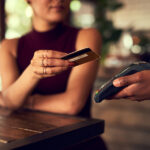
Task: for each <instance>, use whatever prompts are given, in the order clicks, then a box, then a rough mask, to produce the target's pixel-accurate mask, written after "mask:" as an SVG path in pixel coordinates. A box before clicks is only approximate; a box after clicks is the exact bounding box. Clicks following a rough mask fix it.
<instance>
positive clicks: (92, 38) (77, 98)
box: [29, 29, 101, 115]
mask: <svg viewBox="0 0 150 150" xmlns="http://www.w3.org/2000/svg"><path fill="white" fill-rule="evenodd" d="M85 47H89V48H91V49H92V50H93V51H94V52H96V53H97V54H99V53H100V49H101V37H100V34H99V32H98V31H97V30H95V29H85V30H81V31H80V32H79V35H78V38H77V41H76V49H77V50H79V49H82V48H85ZM98 64H99V61H92V62H88V63H86V64H83V65H80V66H77V67H74V68H73V70H72V72H71V75H70V78H69V81H68V86H67V90H66V92H64V93H60V94H55V95H47V96H42V95H34V96H32V98H31V99H30V100H31V101H30V102H31V103H32V104H31V105H32V109H35V110H41V111H49V112H54V113H65V114H72V115H75V114H77V113H78V112H80V111H81V109H82V108H83V107H84V105H85V103H86V100H87V97H88V95H89V92H90V90H91V88H92V85H93V82H94V80H95V76H96V74H97V68H98ZM29 107H30V106H29Z"/></svg>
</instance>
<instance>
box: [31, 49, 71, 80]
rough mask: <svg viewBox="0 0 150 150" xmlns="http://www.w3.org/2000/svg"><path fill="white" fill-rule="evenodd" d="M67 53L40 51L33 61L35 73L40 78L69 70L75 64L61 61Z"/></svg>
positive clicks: (36, 53)
mask: <svg viewBox="0 0 150 150" xmlns="http://www.w3.org/2000/svg"><path fill="white" fill-rule="evenodd" d="M65 55H66V53H63V52H58V51H53V50H38V51H36V52H35V53H34V56H33V58H32V60H31V66H32V69H33V72H34V73H35V74H36V75H38V77H39V78H45V77H51V76H54V75H56V74H58V73H60V72H62V71H65V70H67V69H68V67H69V66H72V65H73V64H72V63H71V62H69V61H67V60H62V59H60V58H61V57H63V56H65Z"/></svg>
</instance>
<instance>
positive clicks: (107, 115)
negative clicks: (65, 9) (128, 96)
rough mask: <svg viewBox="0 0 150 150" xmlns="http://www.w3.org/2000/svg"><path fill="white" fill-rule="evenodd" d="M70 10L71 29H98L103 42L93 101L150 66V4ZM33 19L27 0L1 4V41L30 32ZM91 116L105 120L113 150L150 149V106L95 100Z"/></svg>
mask: <svg viewBox="0 0 150 150" xmlns="http://www.w3.org/2000/svg"><path fill="white" fill-rule="evenodd" d="M70 9H71V12H70V15H69V18H68V22H69V23H70V24H71V25H74V26H76V27H83V28H89V27H96V28H97V29H98V30H99V31H100V33H101V36H102V39H103V47H102V51H101V56H102V57H101V61H100V67H99V70H98V75H97V78H96V81H95V84H94V88H93V96H94V93H95V90H96V89H98V88H99V87H100V86H101V85H102V84H103V83H105V82H106V81H107V80H109V79H110V78H111V77H112V76H113V75H115V74H117V73H118V72H119V71H121V70H122V69H123V68H124V67H126V66H127V65H129V64H130V63H132V62H134V61H140V60H142V61H148V62H149V61H150V0H72V2H71V4H70ZM32 15H33V14H32V9H31V8H30V6H29V5H27V3H26V2H25V0H0V40H2V39H3V38H4V37H5V38H15V37H20V36H21V35H23V34H25V33H27V32H28V31H30V30H31V23H32V19H31V18H32ZM0 88H1V84H0ZM92 116H93V117H94V118H100V119H104V120H105V124H106V125H105V133H104V134H103V135H102V137H103V139H104V141H105V142H106V144H107V147H108V149H109V150H149V149H150V117H149V116H150V101H144V102H140V103H139V102H132V101H129V100H120V101H119V100H113V101H103V102H102V103H100V104H96V103H95V102H94V100H93V105H92Z"/></svg>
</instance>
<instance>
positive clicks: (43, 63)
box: [41, 58, 44, 66]
mask: <svg viewBox="0 0 150 150" xmlns="http://www.w3.org/2000/svg"><path fill="white" fill-rule="evenodd" d="M41 65H42V66H44V58H42V64H41Z"/></svg>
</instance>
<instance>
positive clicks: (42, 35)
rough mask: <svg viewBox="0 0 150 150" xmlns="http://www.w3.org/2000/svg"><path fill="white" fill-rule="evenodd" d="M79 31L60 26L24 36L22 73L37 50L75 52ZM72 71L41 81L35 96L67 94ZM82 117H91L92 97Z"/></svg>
mask: <svg viewBox="0 0 150 150" xmlns="http://www.w3.org/2000/svg"><path fill="white" fill-rule="evenodd" d="M78 32H79V29H76V28H73V27H70V26H67V25H63V24H59V25H58V26H57V27H56V28H55V29H53V30H50V31H47V32H37V31H35V30H32V31H31V32H30V33H28V34H26V35H24V36H22V37H21V38H20V39H19V42H18V51H17V63H18V68H19V71H20V73H22V72H23V71H24V70H25V69H26V67H27V66H28V65H29V64H30V61H31V59H32V57H33V55H34V52H35V51H36V50H40V49H43V50H57V51H61V52H66V53H70V52H73V51H75V42H76V38H77V34H78ZM70 72H71V69H68V70H67V71H64V72H62V73H60V74H58V75H56V76H53V77H49V78H45V79H41V80H40V82H39V83H38V85H37V86H36V87H35V88H34V90H33V94H42V95H46V94H57V93H61V92H65V90H66V87H67V82H68V78H69V75H70ZM79 115H81V116H86V117H89V116H90V96H89V98H88V100H87V104H86V105H85V107H84V108H83V110H82V111H81V112H80V113H79Z"/></svg>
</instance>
